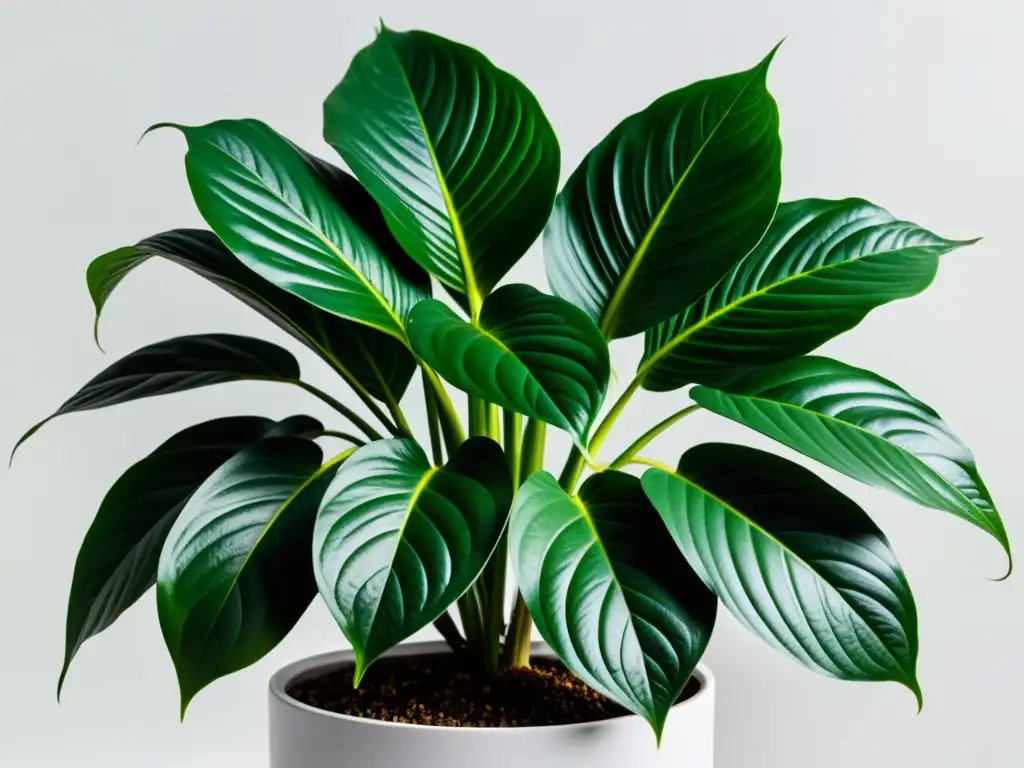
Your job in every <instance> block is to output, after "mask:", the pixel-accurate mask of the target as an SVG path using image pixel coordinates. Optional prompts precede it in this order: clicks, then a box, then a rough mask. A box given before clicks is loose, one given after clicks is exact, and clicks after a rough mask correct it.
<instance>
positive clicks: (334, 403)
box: [287, 379, 387, 440]
mask: <svg viewBox="0 0 1024 768" xmlns="http://www.w3.org/2000/svg"><path fill="white" fill-rule="evenodd" d="M287 381H289V382H290V383H292V384H297V385H298V386H299V387H301V388H302V389H304V390H306V391H307V392H309V393H310V394H311V395H314V396H315V397H319V398H320V399H321V400H323V401H324V402H325V403H327V404H328V405H329V406H331V408H333V409H334V410H336V411H337V412H338V413H340V414H341V415H342V416H344V417H345V418H347V419H348V420H349V421H351V422H352V423H353V424H354V425H355V426H356V428H358V429H359V430H361V431H362V432H363V434H365V435H366V436H367V437H368V438H369V439H370V440H380V439H381V437H380V433H379V432H378V431H377V430H375V429H374V428H373V427H371V426H370V425H369V424H368V423H367V422H366V420H365V419H363V417H362V416H360V415H359V414H358V413H356V412H355V411H353V410H352V409H351V408H349V407H348V406H347V405H345V404H344V403H342V402H340V401H338V400H335V399H334V398H333V397H331V396H330V395H328V394H327V393H326V392H324V391H323V390H322V389H318V388H317V387H314V386H313V385H312V384H309V383H308V382H305V381H301V380H295V379H288V380H287ZM385 423H387V421H385Z"/></svg>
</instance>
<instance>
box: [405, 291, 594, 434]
mask: <svg viewBox="0 0 1024 768" xmlns="http://www.w3.org/2000/svg"><path fill="white" fill-rule="evenodd" d="M408 333H409V341H410V342H411V344H412V348H413V350H415V352H416V354H417V355H419V356H420V357H421V358H423V360H424V361H426V363H427V364H428V365H430V366H431V367H432V368H433V369H434V370H436V371H437V372H438V374H440V375H441V377H442V378H444V379H446V380H447V381H448V382H449V383H451V384H453V385H455V386H456V387H458V388H459V389H462V390H464V391H465V392H469V393H470V394H472V395H475V396H476V397H480V398H482V399H484V400H486V401H488V402H491V403H496V404H497V405H500V406H501V407H502V408H507V409H509V410H512V411H515V412H517V413H521V414H523V415H525V416H529V417H530V418H534V419H540V420H541V421H544V422H547V423H548V424H554V425H555V426H556V427H559V428H561V429H564V430H566V431H567V432H569V433H570V434H571V435H572V436H573V437H574V438H575V440H576V441H577V443H579V444H581V445H582V444H585V443H586V440H587V435H588V433H589V432H590V427H591V425H592V424H593V422H594V419H595V418H596V417H597V414H598V411H599V410H600V409H601V403H602V402H603V401H604V395H605V391H606V390H607V388H608V378H609V376H610V371H611V368H610V363H609V360H608V345H607V343H606V342H605V340H604V337H603V336H602V335H601V332H600V331H599V330H598V328H597V326H596V325H594V323H593V321H592V320H591V319H590V318H589V317H587V316H586V315H585V314H584V313H583V312H582V311H581V310H579V309H577V308H576V307H574V306H573V305H572V304H570V303H569V302H567V301H565V300H563V299H559V298H557V297H555V296H548V295H547V294H544V293H541V292H540V291H538V290H537V289H535V288H532V287H531V286H528V285H521V284H513V285H506V286H503V287H501V288H499V289H498V290H496V291H495V292H494V293H492V294H491V295H490V296H488V297H487V300H486V301H485V302H484V306H483V310H482V311H481V313H480V318H479V321H478V323H477V324H476V325H473V324H471V323H467V322H465V321H464V320H463V319H462V318H460V317H459V316H458V315H456V314H455V313H454V312H453V311H452V310H450V309H449V308H448V307H447V306H445V305H444V304H442V303H441V302H439V301H435V300H430V301H422V302H420V303H419V304H417V305H416V307H415V308H414V309H413V311H412V312H410V313H409V324H408Z"/></svg>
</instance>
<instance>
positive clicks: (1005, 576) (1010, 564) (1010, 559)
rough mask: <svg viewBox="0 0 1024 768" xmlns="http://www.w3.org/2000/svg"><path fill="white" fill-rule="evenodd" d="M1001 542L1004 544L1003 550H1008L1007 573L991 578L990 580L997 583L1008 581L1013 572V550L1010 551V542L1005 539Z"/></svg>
mask: <svg viewBox="0 0 1024 768" xmlns="http://www.w3.org/2000/svg"><path fill="white" fill-rule="evenodd" d="M1001 543H1002V545H1003V551H1004V552H1006V573H1004V574H1003V575H1002V576H999V577H998V578H995V579H989V581H994V582H996V583H999V582H1002V581H1006V580H1007V579H1008V578H1010V576H1011V574H1012V573H1013V552H1011V551H1010V543H1009V542H1008V541H1003V542H1001Z"/></svg>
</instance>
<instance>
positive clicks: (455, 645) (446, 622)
mask: <svg viewBox="0 0 1024 768" xmlns="http://www.w3.org/2000/svg"><path fill="white" fill-rule="evenodd" d="M434 629H436V630H437V631H438V632H440V633H441V637H443V638H444V641H445V642H446V643H448V647H449V648H451V649H452V650H453V651H460V650H462V649H463V648H464V647H465V645H466V641H465V640H463V639H462V635H461V634H459V628H458V627H457V626H456V625H455V619H453V618H452V615H451V614H450V613H448V612H447V611H445V612H444V613H442V614H441V618H439V619H438V620H437V621H435V622H434Z"/></svg>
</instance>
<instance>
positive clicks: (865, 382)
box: [691, 357, 1010, 556]
mask: <svg viewBox="0 0 1024 768" xmlns="http://www.w3.org/2000/svg"><path fill="white" fill-rule="evenodd" d="M691 397H693V399H694V400H696V401H697V402H698V403H700V404H701V405H703V406H704V407H705V408H707V409H708V410H709V411H714V412H715V413H717V414H720V415H722V416H725V417H726V418H729V419H732V420H733V421H736V422H739V423H740V424H744V425H746V426H748V427H750V428H752V429H756V430H757V431H758V432H761V433H763V434H765V435H768V437H772V438H774V439H776V440H778V441H779V442H781V443H784V444H785V445H788V446H789V447H790V448H793V449H795V450H797V451H800V452H801V453H803V454H805V455H806V456H810V457H811V458H812V459H817V460H818V461H820V462H822V463H823V464H827V465H828V466H830V467H832V469H835V470H838V471H839V472H842V473H843V474H845V475H849V476H850V477H853V478H856V479H857V480H860V481H862V482H865V483H869V484H870V485H874V486H877V487H879V488H886V489H888V490H890V491H895V492H896V493H899V494H901V495H903V496H905V497H907V498H909V499H911V500H912V501H916V502H917V503H918V504H923V505H924V506H926V507H931V508H933V509H941V510H945V511H947V512H952V513H953V514H954V515H956V516H957V517H961V518H963V519H964V520H967V521H968V522H970V523H973V524H974V525H976V526H978V527H979V528H981V529H982V530H984V531H987V532H988V533H990V534H991V535H992V536H994V537H995V538H996V540H997V541H998V542H999V543H1000V544H1002V545H1003V548H1004V549H1005V550H1006V554H1007V556H1009V555H1010V545H1009V541H1008V540H1007V536H1006V529H1005V528H1004V527H1003V521H1002V520H1001V519H1000V517H999V513H998V512H997V511H996V507H995V503H994V502H993V501H992V496H991V495H990V494H989V492H988V489H987V488H986V487H985V483H984V482H982V479H981V476H980V475H979V474H978V468H977V466H976V464H975V462H974V456H973V455H972V454H971V451H970V449H969V448H968V447H967V446H966V445H964V444H963V442H961V440H960V439H959V438H958V437H957V436H956V435H954V434H953V432H952V430H950V428H949V427H948V426H947V425H946V423H945V422H944V421H943V420H942V418H941V417H940V416H939V414H937V413H936V412H935V411H933V410H932V409H931V408H929V407H928V406H927V405H925V404H924V403H922V402H921V401H919V400H917V399H915V398H914V397H912V396H911V395H910V394H908V393H907V392H906V391H905V390H903V389H901V388H900V387H898V386H896V385H895V384H893V383H892V382H891V381H887V380H886V379H883V378H882V377H881V376H878V375H876V374H874V373H871V372H870V371H865V370H863V369H861V368H854V367H853V366H850V365H846V364H845V363H840V362H838V361H836V360H830V359H828V358H825V357H801V358H798V359H796V360H791V361H789V362H787V363H781V364H779V365H776V366H772V367H770V368H766V369H762V370H759V371H755V372H752V373H749V374H747V375H745V376H743V377H741V378H740V379H738V380H736V381H735V382H733V383H732V384H731V385H729V386H728V387H727V388H726V389H725V391H719V390H715V389H708V388H707V387H695V388H694V389H693V391H692V392H691Z"/></svg>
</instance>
